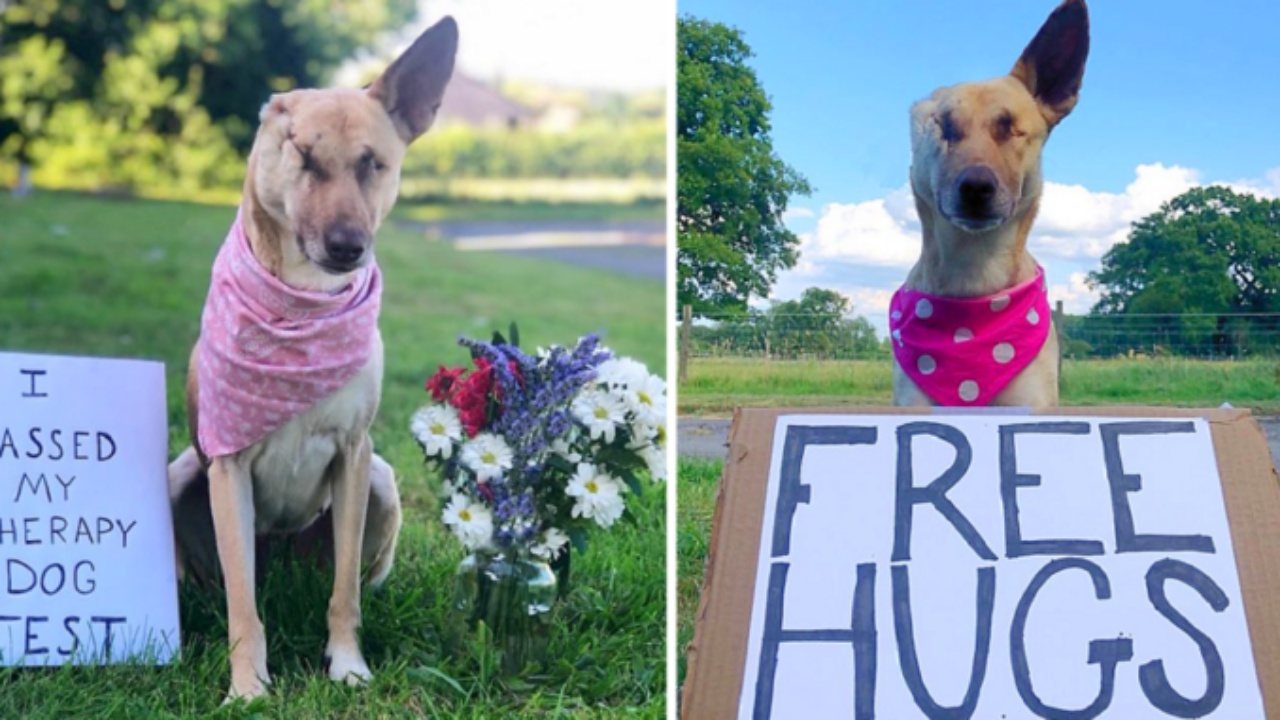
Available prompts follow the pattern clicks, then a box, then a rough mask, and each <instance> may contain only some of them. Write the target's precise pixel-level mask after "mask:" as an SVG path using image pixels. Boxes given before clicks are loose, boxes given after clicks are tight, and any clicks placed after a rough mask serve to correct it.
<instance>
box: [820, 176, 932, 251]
mask: <svg viewBox="0 0 1280 720" xmlns="http://www.w3.org/2000/svg"><path fill="white" fill-rule="evenodd" d="M800 240H801V244H800V258H801V260H802V264H803V261H805V260H809V261H811V260H814V259H826V260H832V259H839V260H846V261H852V262H860V263H866V264H868V265H881V266H890V267H910V266H911V264H912V263H914V262H915V260H916V258H917V257H919V256H920V222H919V219H918V218H917V217H916V210H915V204H914V202H913V201H912V200H911V191H910V190H909V189H906V188H903V189H901V190H895V191H893V192H891V193H889V194H888V195H886V196H885V197H883V198H878V199H876V200H868V201H867V202H862V203H850V204H841V203H829V204H827V205H826V206H825V207H823V208H822V215H821V216H820V217H819V218H818V226H817V228H815V229H814V231H813V232H812V233H805V234H804V235H801V236H800Z"/></svg>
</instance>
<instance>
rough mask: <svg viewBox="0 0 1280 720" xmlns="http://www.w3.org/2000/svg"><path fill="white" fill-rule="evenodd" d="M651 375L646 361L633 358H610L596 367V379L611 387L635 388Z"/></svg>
mask: <svg viewBox="0 0 1280 720" xmlns="http://www.w3.org/2000/svg"><path fill="white" fill-rule="evenodd" d="M647 377H649V369H648V368H646V367H645V366H644V363H642V362H639V361H637V360H632V359H631V358H609V359H608V360H605V361H604V362H602V363H600V365H599V366H598V367H596V381H597V382H601V383H604V384H605V385H607V386H609V387H610V388H617V387H624V388H633V387H635V386H637V385H639V384H640V383H642V382H644V380H645V378H647Z"/></svg>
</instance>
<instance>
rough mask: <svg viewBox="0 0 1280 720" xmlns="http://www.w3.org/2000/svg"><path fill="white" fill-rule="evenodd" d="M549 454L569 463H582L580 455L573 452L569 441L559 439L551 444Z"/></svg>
mask: <svg viewBox="0 0 1280 720" xmlns="http://www.w3.org/2000/svg"><path fill="white" fill-rule="evenodd" d="M551 452H553V453H555V454H556V455H559V456H560V457H562V458H564V459H565V460H568V461H569V462H571V463H580V462H582V453H580V452H576V451H574V449H573V446H572V445H570V444H569V441H568V439H566V438H560V439H559V440H556V441H555V442H553V443H551Z"/></svg>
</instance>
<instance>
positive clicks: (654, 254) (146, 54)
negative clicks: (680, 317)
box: [0, 0, 674, 275]
mask: <svg viewBox="0 0 1280 720" xmlns="http://www.w3.org/2000/svg"><path fill="white" fill-rule="evenodd" d="M444 15H453V16H454V17H455V18H456V19H457V20H458V21H459V24H460V27H461V35H462V41H461V47H460V51H459V62H458V66H457V71H456V73H455V75H454V79H453V82H452V83H451V85H450V87H449V91H448V94H447V95H446V97H445V101H444V105H443V107H442V110H441V114H440V117H439V120H438V121H437V124H436V126H435V127H434V128H433V129H432V131H431V132H430V133H428V134H427V135H426V136H425V137H423V138H422V139H420V140H419V141H418V142H417V143H415V144H414V145H413V146H412V147H411V149H410V151H409V153H408V156H407V158H406V161H405V164H404V169H403V183H402V191H401V194H402V199H401V202H400V204H399V206H398V208H397V211H396V213H397V214H396V218H397V219H398V220H399V221H401V222H402V223H415V225H414V227H415V228H416V229H421V230H423V231H425V232H426V233H427V234H428V235H430V236H432V237H436V238H447V239H449V240H451V241H454V242H457V243H459V244H460V246H465V247H472V248H478V249H486V250H504V251H530V252H533V251H537V252H539V253H541V254H546V255H550V256H552V257H555V258H558V259H564V260H568V261H570V262H578V263H584V264H604V265H608V266H613V267H616V268H621V269H624V270H629V271H630V272H633V273H648V274H650V275H653V274H654V273H661V268H662V265H663V263H662V261H661V249H660V248H658V249H656V250H654V251H650V252H646V251H643V250H638V249H636V248H644V247H651V248H657V246H660V245H661V244H662V232H663V218H664V198H665V175H666V134H665V126H666V112H665V101H666V98H665V92H666V90H665V87H666V84H667V73H668V70H667V68H669V66H670V59H669V58H670V57H671V55H672V53H673V47H674V39H673V38H672V37H671V35H672V33H671V24H672V17H671V12H670V9H669V8H665V7H663V6H662V4H661V3H659V4H654V3H639V2H621V1H605V2H593V1H591V0H525V1H522V2H504V1H503V0H441V1H439V2H424V1H420V0H338V1H337V2H328V1H321V0H300V1H298V2H286V1H284V0H21V1H15V0H0V78H3V80H0V183H4V184H6V185H7V186H9V187H11V188H12V189H13V191H14V192H15V193H17V194H19V195H25V194H29V193H31V192H33V191H40V190H74V191H80V192H87V193H93V194H98V195H108V196H131V197H139V198H163V199H179V200H190V201H196V202H201V203H215V204H233V203H235V202H237V201H238V198H239V193H240V187H241V184H242V183H243V177H244V175H243V173H244V158H245V156H246V155H247V153H248V150H249V147H250V146H251V144H252V142H253V136H254V132H255V129H256V124H257V115H258V111H259V109H260V108H261V106H262V104H263V103H264V102H265V101H266V99H267V98H268V97H269V96H270V94H271V93H274V92H283V91H287V90H291V89H294V88H299V87H317V86H328V85H342V86H348V87H359V86H362V85H364V84H366V83H368V82H369V81H370V80H372V79H373V78H375V77H376V76H377V75H378V73H379V72H381V70H382V68H384V67H385V66H386V65H387V63H389V62H390V60H391V59H393V58H394V57H395V56H396V54H397V53H398V52H399V51H400V50H402V49H403V48H404V47H407V45H408V44H409V42H411V41H412V40H413V38H414V37H416V36H417V35H418V33H420V32H421V31H422V30H424V29H425V28H426V27H427V26H428V25H429V24H431V23H433V22H435V21H436V20H438V19H439V18H440V17H443V16H444ZM592 248H596V249H599V248H609V249H610V250H609V251H608V252H592V251H591V249H592ZM620 248H632V249H631V250H629V251H628V250H625V249H620ZM639 258H644V259H645V260H647V264H646V263H645V262H641V263H639V264H638V265H637V262H636V260H637V259H639Z"/></svg>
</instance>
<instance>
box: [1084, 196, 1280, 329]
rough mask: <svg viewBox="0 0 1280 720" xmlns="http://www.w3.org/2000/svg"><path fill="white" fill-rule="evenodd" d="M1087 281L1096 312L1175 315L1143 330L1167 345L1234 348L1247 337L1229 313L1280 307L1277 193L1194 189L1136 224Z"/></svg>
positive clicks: (1148, 320) (1147, 323) (1149, 323)
mask: <svg viewBox="0 0 1280 720" xmlns="http://www.w3.org/2000/svg"><path fill="white" fill-rule="evenodd" d="M1088 282H1089V286H1090V287H1091V288H1094V289H1100V290H1101V291H1102V297H1101V299H1100V300H1099V301H1098V303H1097V304H1096V305H1095V306H1094V308H1093V314H1094V315H1110V314H1120V315H1130V316H1132V315H1153V314H1167V315H1171V316H1173V315H1177V316H1179V317H1168V318H1160V319H1155V318H1145V319H1144V321H1143V322H1142V323H1141V325H1142V329H1143V331H1144V332H1145V333H1147V334H1148V335H1150V336H1151V337H1155V338H1159V341H1160V342H1161V343H1163V344H1165V345H1167V346H1172V347H1175V348H1176V347H1185V346H1187V345H1191V344H1193V343H1194V344H1197V345H1203V344H1204V342H1205V341H1208V342H1212V343H1213V348H1214V352H1215V353H1231V354H1236V353H1238V352H1240V351H1241V347H1239V346H1240V345H1241V344H1242V343H1243V342H1244V341H1245V340H1248V339H1249V338H1248V333H1247V332H1246V333H1242V332H1241V331H1240V326H1239V322H1236V320H1238V318H1236V319H1234V320H1233V318H1232V317H1230V316H1231V315H1232V314H1236V315H1238V314H1239V313H1274V312H1277V311H1280V295H1278V293H1280V200H1265V199H1261V198H1257V197H1254V196H1252V195H1247V194H1240V193H1236V192H1233V191H1232V190H1230V189H1228V188H1224V187H1216V186H1215V187H1199V188H1193V189H1191V190H1189V191H1187V192H1186V193H1184V194H1182V195H1180V196H1178V197H1176V198H1174V199H1173V200H1170V201H1169V202H1167V203H1165V204H1164V205H1163V206H1161V208H1160V210H1159V211H1157V212H1155V213H1153V214H1151V215H1149V216H1147V217H1145V218H1143V219H1142V220H1139V221H1137V222H1136V223H1134V225H1133V229H1132V231H1131V232H1130V233H1129V240H1128V242H1125V243H1120V244H1117V245H1115V246H1114V247H1112V248H1111V249H1110V250H1109V251H1107V254H1106V255H1104V256H1103V258H1102V267H1101V269H1100V270H1098V271H1096V272H1093V273H1090V274H1089V279H1088ZM1188 314H1198V315H1201V316H1209V317H1199V318H1188V317H1184V316H1185V315H1188ZM1213 316H1216V317H1213ZM1135 327H1136V325H1135ZM1258 340H1259V338H1253V339H1252V341H1253V343H1254V344H1255V345H1256V343H1257V341H1258ZM1153 342H1154V341H1153Z"/></svg>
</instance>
